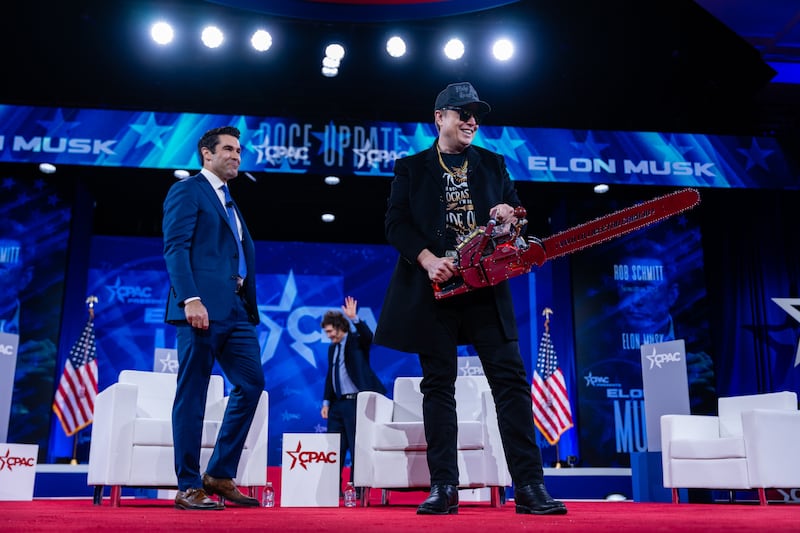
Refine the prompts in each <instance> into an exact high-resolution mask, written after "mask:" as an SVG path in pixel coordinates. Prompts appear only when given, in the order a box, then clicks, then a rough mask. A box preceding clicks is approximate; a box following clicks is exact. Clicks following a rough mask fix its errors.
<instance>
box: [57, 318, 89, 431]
mask: <svg viewBox="0 0 800 533" xmlns="http://www.w3.org/2000/svg"><path fill="white" fill-rule="evenodd" d="M96 352H97V346H96V344H95V341H94V322H93V321H92V319H91V318H89V321H88V322H87V323H86V326H84V328H83V333H81V337H80V338H79V339H78V341H77V342H76V343H75V344H74V345H73V346H72V349H71V350H70V351H69V357H68V358H67V362H66V363H64V373H63V374H61V381H59V383H58V390H57V391H56V397H55V399H54V400H53V411H55V413H56V416H58V419H59V420H61V426H62V427H63V428H64V433H66V434H67V435H68V436H71V435H74V434H75V433H77V432H78V431H80V430H82V429H83V428H85V427H86V426H88V425H89V424H91V423H92V418H93V414H94V399H95V396H97V358H96Z"/></svg>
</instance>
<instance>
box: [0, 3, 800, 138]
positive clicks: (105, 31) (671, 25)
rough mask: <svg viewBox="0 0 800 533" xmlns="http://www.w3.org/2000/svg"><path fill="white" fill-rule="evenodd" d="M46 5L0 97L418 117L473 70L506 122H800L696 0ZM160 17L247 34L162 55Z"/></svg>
mask: <svg viewBox="0 0 800 533" xmlns="http://www.w3.org/2000/svg"><path fill="white" fill-rule="evenodd" d="M264 3H269V2H264ZM707 3H713V2H707ZM46 4H48V6H47V8H46V9H43V8H42V5H41V3H39V2H17V3H14V4H12V6H11V8H10V12H8V11H7V15H6V16H4V17H3V25H4V26H5V28H3V31H2V34H0V40H1V41H0V42H2V43H3V45H4V46H3V49H4V50H7V51H9V50H11V51H13V52H11V53H9V56H8V59H7V66H6V76H5V77H6V82H5V83H4V84H3V85H2V87H1V88H0V101H2V102H6V103H32V104H44V105H63V106H95V107H109V108H136V109H148V110H177V111H194V112H207V113H236V114H249V115H266V116H281V115H295V116H301V117H302V116H307V117H310V118H317V119H318V118H319V117H328V116H332V117H334V118H336V117H345V118H348V117H349V118H352V119H356V120H357V119H388V120H398V121H419V120H429V119H430V108H431V106H432V101H433V98H434V96H435V94H436V93H437V92H438V91H439V90H440V89H441V88H442V87H443V86H444V85H446V84H447V83H449V82H451V81H455V80H461V79H468V80H470V81H472V82H473V84H474V85H475V86H476V87H477V88H478V91H479V93H480V94H481V96H482V97H483V98H484V99H486V100H488V101H489V102H490V103H494V104H495V105H494V112H493V114H492V117H491V120H492V122H494V123H501V124H513V125H525V126H531V127H539V126H541V127H564V128H576V129H630V130H647V131H653V130H655V131H712V132H713V131H724V132H745V133H747V132H757V133H761V132H762V131H767V132H769V131H772V130H774V129H775V127H776V126H778V127H780V128H781V129H788V128H791V127H793V126H795V124H793V123H792V121H793V120H796V117H793V118H790V119H784V118H776V117H774V116H772V115H771V113H772V112H773V108H772V107H771V104H770V103H768V102H767V101H766V100H768V99H769V98H772V97H779V96H780V95H773V94H771V93H773V92H775V91H772V90H771V88H770V87H769V83H768V82H769V80H770V78H771V77H772V76H773V75H774V71H773V70H772V69H770V68H769V67H768V66H767V65H766V64H765V62H764V61H763V60H762V58H761V56H760V53H759V51H758V50H756V48H754V47H753V46H752V45H751V44H750V43H748V42H747V41H746V40H745V38H743V37H741V36H740V35H738V34H737V33H735V32H734V31H733V30H732V29H729V28H728V27H727V26H725V25H724V24H723V23H722V22H720V21H719V20H718V19H717V18H715V17H714V16H713V15H711V14H710V13H709V12H708V11H706V10H705V9H703V8H702V7H700V6H699V5H698V4H697V3H695V2H690V1H686V0H648V1H647V2H642V1H639V0H628V1H624V0H608V1H604V2H591V1H575V0H528V1H520V2H514V3H511V4H508V5H505V6H501V7H497V8H493V9H489V10H485V11H480V12H474V13H468V14H464V15H460V16H451V17H446V18H435V19H428V20H425V19H423V20H410V21H406V22H392V23H384V24H381V23H346V22H324V21H308V20H299V19H296V18H292V19H289V18H284V19H280V18H276V17H273V16H269V15H266V14H261V13H254V12H251V11H243V10H238V9H233V8H228V7H223V6H220V5H216V4H212V3H209V2H202V1H200V2H198V1H195V2H189V1H175V0H161V1H147V0H145V1H133V0H116V1H104V0H99V1H98V0H78V1H73V2H49V3H46ZM754 5H755V4H754ZM155 14H165V15H168V16H170V17H171V18H172V20H175V21H177V22H178V24H180V25H183V26H191V27H193V28H198V27H199V26H200V25H201V23H205V22H206V21H208V20H211V19H212V18H216V19H223V20H224V21H225V24H226V29H228V28H230V31H231V33H234V32H236V33H238V35H236V36H235V37H234V38H231V40H230V42H229V45H228V46H226V47H224V48H223V49H220V50H215V51H209V50H203V49H201V47H200V46H199V45H196V44H194V43H193V42H189V39H188V38H185V39H184V40H182V41H180V42H176V46H175V47H174V48H173V49H170V50H156V49H155V47H153V46H152V45H151V43H150V42H149V39H148V36H147V28H148V25H149V23H150V22H151V21H152V19H153V16H154V15H155ZM255 22H263V23H264V24H266V25H267V26H268V27H269V28H270V29H272V30H274V31H273V33H274V36H275V37H274V40H275V44H274V46H273V48H272V49H271V50H270V51H269V52H267V53H266V54H263V55H260V56H257V55H255V54H253V53H249V52H248V51H247V50H246V48H245V41H246V39H245V38H244V37H243V36H245V35H247V34H248V33H249V31H250V29H251V28H252V27H253V25H254V23H255ZM395 29H397V30H400V31H403V32H405V33H406V34H407V35H409V36H411V41H412V44H411V50H410V54H409V56H408V57H407V58H405V59H404V60H402V61H397V62H390V61H388V58H387V57H386V54H385V53H384V52H383V50H382V43H383V41H384V40H385V38H386V36H387V34H388V32H389V30H395ZM456 30H457V31H458V32H459V33H460V34H461V35H464V36H465V37H466V40H467V42H468V43H469V44H470V45H473V43H474V45H473V48H472V49H471V50H470V51H471V52H472V53H468V54H467V56H466V57H465V59H464V60H462V61H458V62H455V63H450V64H446V63H445V61H443V60H442V59H440V55H441V54H440V53H439V48H440V46H441V43H442V42H443V41H444V38H445V37H446V36H448V35H449V34H450V33H451V32H454V31H456ZM498 31H503V32H506V33H509V34H512V35H515V36H516V38H517V39H518V40H519V42H520V43H521V44H520V45H519V48H518V53H517V56H516V58H515V61H514V62H512V64H509V65H503V66H497V65H496V64H494V63H493V62H491V61H489V60H488V58H486V57H484V54H483V53H482V52H479V50H482V49H483V48H485V47H486V45H487V43H488V40H489V39H490V38H491V37H493V36H494V35H495V33H496V32H498ZM237 39H238V40H237ZM332 40H339V41H340V42H343V43H345V44H346V45H347V46H348V55H347V57H345V59H344V62H343V65H342V68H341V74H340V76H338V77H337V78H333V79H328V78H324V77H322V76H321V74H320V62H321V59H322V55H323V49H324V46H325V44H326V43H327V42H330V41H332ZM787 122H788V123H787Z"/></svg>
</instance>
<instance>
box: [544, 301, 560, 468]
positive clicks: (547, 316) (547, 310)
mask: <svg viewBox="0 0 800 533" xmlns="http://www.w3.org/2000/svg"><path fill="white" fill-rule="evenodd" d="M552 314H553V310H552V309H550V308H549V307H545V308H544V310H543V311H542V316H543V317H544V331H545V333H550V315H552ZM555 467H556V468H561V453H560V452H559V451H558V442H556V466H555Z"/></svg>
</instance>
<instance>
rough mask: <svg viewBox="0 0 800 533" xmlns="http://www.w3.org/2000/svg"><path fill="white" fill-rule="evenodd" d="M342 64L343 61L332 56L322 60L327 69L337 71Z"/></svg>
mask: <svg viewBox="0 0 800 533" xmlns="http://www.w3.org/2000/svg"><path fill="white" fill-rule="evenodd" d="M340 64H341V61H339V60H338V59H334V58H332V57H331V56H325V57H323V58H322V66H323V67H325V68H333V69H337V68H339V65H340Z"/></svg>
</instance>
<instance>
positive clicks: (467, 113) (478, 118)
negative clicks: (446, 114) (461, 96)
mask: <svg viewBox="0 0 800 533" xmlns="http://www.w3.org/2000/svg"><path fill="white" fill-rule="evenodd" d="M442 109H447V110H450V111H458V118H459V119H460V120H461V122H467V121H469V119H471V118H472V117H475V123H476V124H480V123H481V122H482V121H483V113H476V112H475V111H471V110H469V109H466V108H464V107H455V106H445V107H443V108H442Z"/></svg>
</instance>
